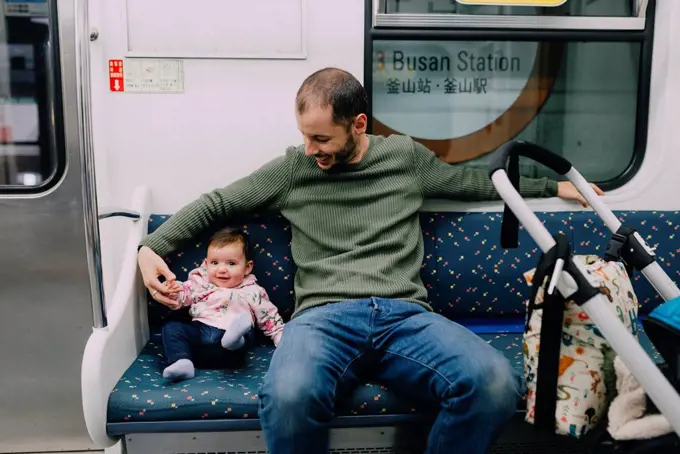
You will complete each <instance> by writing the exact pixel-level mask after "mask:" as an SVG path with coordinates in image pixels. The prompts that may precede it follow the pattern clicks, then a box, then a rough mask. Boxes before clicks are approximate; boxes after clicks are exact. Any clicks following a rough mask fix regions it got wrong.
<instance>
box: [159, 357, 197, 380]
mask: <svg viewBox="0 0 680 454" xmlns="http://www.w3.org/2000/svg"><path fill="white" fill-rule="evenodd" d="M195 372H196V371H195V370H194V363H192V362H191V360H188V359H179V360H177V361H175V362H174V363H172V364H170V365H169V366H168V367H166V368H165V370H164V371H163V378H167V379H170V380H188V379H190V378H194V375H195Z"/></svg>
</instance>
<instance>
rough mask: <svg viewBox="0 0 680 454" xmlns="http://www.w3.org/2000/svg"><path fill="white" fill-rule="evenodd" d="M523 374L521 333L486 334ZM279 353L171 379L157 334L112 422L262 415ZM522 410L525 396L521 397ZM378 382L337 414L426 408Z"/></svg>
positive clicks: (114, 401) (122, 391) (253, 354)
mask: <svg viewBox="0 0 680 454" xmlns="http://www.w3.org/2000/svg"><path fill="white" fill-rule="evenodd" d="M481 337H482V338H484V339H485V340H486V341H487V342H489V343H490V344H491V345H493V346H494V347H495V348H496V349H498V350H499V351H501V352H502V353H503V354H504V355H505V356H506V357H507V358H508V359H509V360H510V361H511V362H512V364H513V366H514V367H515V369H516V370H517V371H518V372H519V373H520V374H522V370H523V363H522V361H523V359H522V336H521V334H513V333H498V334H482V335H481ZM640 340H641V343H642V345H643V346H644V347H645V348H646V349H647V350H648V351H649V352H650V353H651V354H652V356H653V358H654V359H655V360H656V361H657V362H659V361H660V357H659V355H658V353H657V352H656V350H654V349H653V347H652V346H651V344H650V343H649V340H648V339H647V337H646V336H645V335H644V333H643V332H641V334H640ZM273 352H274V347H273V346H271V345H256V346H253V347H249V348H248V349H247V350H246V351H245V352H244V357H243V359H242V363H241V364H240V365H239V366H236V367H232V368H225V369H197V374H196V377H195V378H193V379H191V380H187V381H183V382H179V383H175V384H172V383H169V382H167V381H166V380H165V379H164V378H163V377H162V372H163V368H164V367H165V360H164V358H163V347H162V344H161V342H160V339H159V337H158V336H155V338H154V339H152V340H151V341H150V342H149V343H148V344H147V345H146V347H145V348H144V350H143V351H142V353H141V354H140V355H139V357H138V358H137V359H136V360H135V362H134V363H133V364H132V366H130V368H129V369H128V370H127V371H126V372H125V374H124V375H123V377H122V378H121V379H120V381H119V382H118V384H117V385H116V387H115V388H114V390H113V392H112V393H111V396H110V398H109V409H108V421H109V422H110V423H118V422H151V421H200V420H206V419H207V420H210V419H212V420H215V419H254V418H257V408H258V398H257V392H258V389H259V387H260V384H261V383H262V378H263V377H264V374H265V373H266V372H267V368H268V367H269V360H270V358H271V355H272V354H273ZM518 407H519V408H520V409H521V408H523V407H522V401H520V402H518ZM423 410H424V409H422V408H419V406H418V405H417V403H414V402H409V401H408V400H405V399H403V398H401V397H400V396H398V395H395V394H394V393H392V392H390V390H389V389H387V388H385V387H384V386H381V385H378V384H370V383H369V384H365V385H362V386H359V387H358V388H357V389H356V391H355V392H354V393H353V394H352V396H351V398H349V399H348V398H347V396H340V398H339V399H338V404H337V415H338V416H375V415H386V414H389V415H404V414H414V413H420V412H423Z"/></svg>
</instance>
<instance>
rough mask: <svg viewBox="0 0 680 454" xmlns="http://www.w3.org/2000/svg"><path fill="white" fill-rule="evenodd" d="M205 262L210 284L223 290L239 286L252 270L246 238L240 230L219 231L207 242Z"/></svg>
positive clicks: (227, 229)
mask: <svg viewBox="0 0 680 454" xmlns="http://www.w3.org/2000/svg"><path fill="white" fill-rule="evenodd" d="M205 261H206V271H207V272H208V280H209V281H210V283H212V284H213V285H216V286H218V287H223V288H233V287H236V286H238V285H240V284H241V282H243V279H245V277H246V276H247V275H248V274H250V272H251V271H252V270H253V261H252V260H251V258H250V251H249V245H248V237H247V236H246V235H245V234H244V233H243V232H241V231H240V230H235V229H230V228H226V229H222V230H219V231H218V232H217V233H215V234H214V235H213V236H212V237H211V238H210V241H209V242H208V251H207V256H206V259H205Z"/></svg>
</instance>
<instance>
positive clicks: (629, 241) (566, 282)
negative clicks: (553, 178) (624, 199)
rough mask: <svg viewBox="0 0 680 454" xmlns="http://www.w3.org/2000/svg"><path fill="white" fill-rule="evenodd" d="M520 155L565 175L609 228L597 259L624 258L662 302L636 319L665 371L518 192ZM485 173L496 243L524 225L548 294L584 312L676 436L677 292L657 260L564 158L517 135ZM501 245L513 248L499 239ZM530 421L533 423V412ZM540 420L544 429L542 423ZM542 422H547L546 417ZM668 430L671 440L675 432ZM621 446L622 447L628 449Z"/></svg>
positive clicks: (679, 375) (679, 379)
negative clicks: (497, 216) (499, 210)
mask: <svg viewBox="0 0 680 454" xmlns="http://www.w3.org/2000/svg"><path fill="white" fill-rule="evenodd" d="M520 156H524V157H526V158H529V159H532V160H534V161H536V162H538V163H540V164H542V165H544V166H546V167H548V168H550V169H551V170H553V171H554V172H556V173H558V174H560V175H563V176H566V177H567V178H568V179H569V180H570V181H571V182H572V183H573V184H574V186H575V187H576V188H577V189H578V190H579V191H580V192H581V194H582V195H583V196H584V198H585V199H586V200H587V202H588V203H589V204H590V206H591V207H592V208H593V209H594V211H595V212H596V213H597V214H598V215H599V216H600V217H601V218H602V220H603V221H604V223H605V225H606V226H607V228H608V229H609V230H611V231H612V232H613V237H612V239H611V241H610V242H609V245H608V248H607V252H606V254H605V255H604V257H603V259H604V260H605V261H616V262H621V263H623V265H624V266H625V268H626V269H627V271H628V274H629V275H630V276H631V277H632V273H633V272H634V270H638V271H640V272H641V273H642V274H643V275H644V276H645V278H646V279H647V280H648V281H649V282H650V283H651V285H652V286H653V287H654V288H655V290H656V291H657V292H658V293H659V294H660V296H661V297H662V298H663V299H664V301H665V302H664V303H662V304H661V305H660V306H658V307H657V308H656V309H654V310H653V311H652V312H651V313H650V314H649V315H648V316H647V317H646V318H644V319H643V321H642V324H643V326H644V328H645V331H646V332H647V335H648V337H649V339H650V341H651V342H652V344H653V345H654V346H655V347H656V349H657V350H658V351H659V353H660V354H661V355H662V357H663V358H664V360H665V361H666V364H665V369H666V370H665V373H664V371H662V370H661V368H660V367H659V366H657V365H656V364H655V363H654V362H653V360H652V359H651V358H650V357H649V355H648V354H647V353H646V352H645V350H644V349H643V348H642V346H641V345H640V344H639V342H638V341H637V339H636V338H635V337H634V336H633V334H632V333H631V332H630V331H629V330H627V329H626V327H625V326H624V324H623V323H622V322H621V321H620V320H619V318H617V317H616V315H615V314H614V312H613V311H612V310H611V309H610V307H609V304H608V302H607V299H606V296H605V295H604V294H602V293H601V292H600V291H599V290H598V289H597V288H595V287H594V286H593V285H592V284H591V283H590V282H589V280H588V276H587V273H586V272H585V271H584V270H583V269H582V266H581V265H579V264H577V261H575V260H573V259H572V253H571V246H570V245H569V243H568V240H566V237H564V236H561V235H555V236H554V237H553V236H551V235H550V233H549V232H548V230H547V229H546V228H545V226H543V224H542V223H541V221H540V220H539V219H538V217H537V216H536V215H535V214H534V213H533V211H532V210H531V208H529V206H528V205H527V204H526V203H525V201H524V200H523V199H522V197H521V195H520V194H519V192H518V188H519V157H520ZM506 165H507V171H506ZM489 175H490V177H491V180H492V182H493V184H494V186H495V187H496V190H497V191H498V193H499V194H500V196H501V198H502V199H503V201H504V202H505V208H504V214H503V225H502V239H501V242H502V243H503V242H505V243H507V242H508V241H510V242H513V241H514V242H516V241H517V240H516V235H517V233H516V231H517V229H518V226H519V225H518V220H519V222H521V223H522V224H523V225H524V226H525V228H526V230H527V231H528V233H529V235H530V236H531V237H532V239H533V240H534V241H535V242H536V243H537V245H538V246H539V248H540V249H541V251H542V252H543V255H542V258H541V263H539V268H541V267H543V269H544V271H545V270H547V274H546V278H547V277H548V276H550V277H549V281H547V282H548V284H549V287H547V293H553V292H555V291H557V292H558V293H559V295H558V296H559V297H560V298H561V301H566V300H567V299H568V300H570V301H573V302H575V303H576V304H578V305H579V306H580V307H581V309H582V310H583V311H585V313H586V314H587V315H588V316H589V317H590V319H591V320H592V321H593V322H594V324H595V325H596V326H597V328H598V329H599V331H600V332H601V333H602V336H603V337H604V338H605V339H606V341H607V342H608V343H609V345H610V346H611V348H612V349H613V350H614V352H615V353H616V354H617V355H618V357H619V359H620V361H622V363H623V364H625V366H626V367H627V369H628V370H629V371H630V374H631V375H632V377H634V379H635V380H637V382H638V383H639V386H641V388H642V389H643V390H644V392H645V393H646V395H647V398H648V399H651V402H648V403H650V404H652V405H651V406H652V407H655V409H658V411H659V412H660V413H661V414H662V415H663V416H664V417H665V419H666V420H667V421H668V423H669V424H670V426H671V427H672V430H673V431H674V432H675V434H677V436H680V395H679V394H678V388H680V290H679V289H678V287H677V286H676V285H675V284H674V282H673V281H672V280H671V279H670V277H669V276H668V275H667V274H666V273H665V272H664V271H663V269H662V268H661V267H660V266H659V264H658V263H657V262H656V259H655V254H654V251H653V250H652V249H651V248H650V247H649V246H648V245H647V244H646V242H645V241H644V240H643V239H642V237H641V236H640V235H639V234H638V233H637V232H636V231H635V230H634V229H632V228H630V227H629V226H626V225H622V223H621V222H620V221H619V220H618V218H617V217H616V216H615V215H614V213H612V211H611V210H609V209H608V208H607V207H606V206H605V205H604V203H603V202H602V200H601V199H600V198H599V197H598V195H597V194H596V193H595V191H594V190H593V189H592V187H591V186H590V184H589V183H588V182H587V181H586V180H585V178H583V176H582V175H581V174H580V173H579V172H578V171H577V170H576V169H574V168H573V167H572V165H571V163H569V161H567V160H565V159H564V158H563V157H561V156H559V155H556V154H554V153H551V152H550V151H548V150H546V149H544V148H542V147H540V146H538V145H535V144H533V143H529V142H523V141H511V142H508V143H506V144H504V145H503V146H501V147H500V148H499V149H498V151H497V152H496V153H495V155H494V156H493V157H492V160H491V162H490V168H489ZM513 236H514V237H515V238H514V239H513ZM503 247H513V246H507V245H505V244H503ZM548 256H550V260H552V262H551V263H550V264H547V266H546V263H545V261H546V258H547V257H548ZM546 302H547V300H546ZM557 348H559V346H557ZM648 406H650V405H648ZM554 408H555V407H554V406H553V407H552V411H553V413H552V415H548V416H552V417H553V419H554V415H555V413H554ZM544 416H545V413H544ZM536 422H537V425H538V422H539V421H538V418H537V420H536ZM541 423H542V424H543V426H544V427H545V424H546V421H545V420H544V421H542V422H541ZM547 424H548V426H549V425H551V423H550V422H548V423H547ZM670 435H671V436H672V437H674V438H675V435H674V434H672V433H671V434H670ZM676 439H677V438H676ZM674 443H675V442H674ZM674 446H677V445H674ZM622 449H624V451H625V450H626V449H628V448H622ZM633 451H635V452H638V451H636V450H633ZM598 452H600V451H599V450H598ZM645 452H646V451H645ZM657 452H661V451H657ZM679 452H680V451H679Z"/></svg>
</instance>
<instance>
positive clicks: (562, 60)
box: [364, 0, 654, 189]
mask: <svg viewBox="0 0 680 454" xmlns="http://www.w3.org/2000/svg"><path fill="white" fill-rule="evenodd" d="M380 3H381V4H383V5H384V6H385V8H386V11H387V12H386V13H384V14H382V15H383V16H390V15H391V16H399V13H394V11H403V10H405V9H406V8H410V9H409V10H408V11H409V12H414V16H415V17H416V18H418V20H415V19H414V20H412V21H411V22H408V23H407V22H403V23H401V24H398V22H399V21H396V22H394V23H393V24H392V25H390V26H386V25H383V26H381V25H379V24H377V22H379V21H376V17H375V15H374V17H373V22H372V23H371V24H370V25H369V27H370V39H369V40H367V42H370V50H371V52H370V54H369V55H371V56H372V57H371V61H370V62H367V65H366V73H365V75H364V76H365V78H366V82H367V83H366V85H367V87H369V89H370V91H371V98H372V103H371V129H370V130H371V132H372V133H374V134H382V135H389V134H406V135H409V136H411V137H413V138H414V139H416V140H418V141H419V142H421V143H423V144H425V145H426V146H428V147H429V148H430V149H431V150H433V151H434V152H435V153H437V154H438V155H439V156H440V158H441V159H442V160H444V161H446V162H449V163H451V164H452V165H456V164H459V163H465V165H471V166H480V167H485V166H486V165H487V164H488V159H489V157H490V153H491V152H493V151H494V150H496V149H497V148H498V147H499V146H500V145H502V144H503V143H505V142H507V141H509V140H513V139H517V140H528V141H531V142H535V143H537V144H539V145H542V146H544V147H546V148H548V149H550V150H552V151H554V152H556V153H559V154H561V155H563V156H564V157H565V158H567V159H568V160H570V161H571V162H572V163H573V164H574V166H575V167H576V168H577V169H579V171H581V173H583V174H584V176H585V177H586V178H587V179H589V180H591V181H595V182H598V183H599V184H600V185H601V186H602V187H603V188H604V189H612V188H615V187H617V186H620V185H622V184H624V183H625V182H626V181H628V180H630V178H632V176H633V174H634V173H635V172H636V171H637V169H638V168H639V166H640V164H641V162H642V158H643V155H644V149H645V144H646V134H647V110H648V98H649V83H650V70H651V54H652V51H651V50H652V33H653V30H652V28H653V17H652V16H653V7H654V2H653V1H650V2H649V3H648V7H647V8H646V9H645V10H644V11H637V10H636V9H635V8H636V5H637V2H623V1H620V0H619V1H618V2H615V1H614V0H611V1H607V0H600V1H598V2H587V1H578V0H568V1H567V2H565V3H564V4H563V5H562V7H559V8H555V9H550V8H526V7H525V8H526V9H527V10H531V11H534V13H535V14H539V13H541V14H543V13H544V11H541V10H548V9H550V10H551V14H553V15H555V14H557V12H560V11H561V13H563V14H574V15H577V14H581V15H586V14H590V15H597V14H600V15H603V16H607V15H609V16H607V17H606V18H603V19H602V23H600V24H597V23H586V24H584V23H582V22H580V23H574V22H571V23H572V25H574V24H576V25H575V26H574V28H570V26H569V21H571V20H572V19H578V18H574V17H563V18H561V19H564V22H562V23H555V22H542V23H541V22H540V21H538V20H537V21H535V22H534V24H533V30H527V29H526V28H524V27H515V26H514V25H513V24H511V23H510V22H506V23H503V24H501V25H499V23H498V22H494V20H495V19H496V18H498V17H500V16H490V19H491V21H490V22H487V23H486V26H483V25H482V24H484V22H483V21H477V22H474V23H473V25H469V24H468V26H463V25H461V24H459V23H455V22H450V23H449V24H448V25H442V23H439V25H437V26H435V25H433V24H432V23H431V22H427V21H423V17H424V16H426V15H427V14H429V15H430V16H433V14H432V13H433V12H439V11H440V10H439V9H438V8H440V7H441V8H444V6H447V7H448V8H449V9H448V10H446V11H445V12H444V13H443V14H436V16H437V17H439V20H440V21H443V22H447V21H450V20H451V17H450V16H454V15H456V14H460V13H461V11H464V12H465V14H492V13H491V12H489V11H490V10H484V8H492V7H491V6H485V7H481V6H480V7H476V6H475V7H473V6H472V5H463V3H465V2H460V3H459V2H457V1H448V0H447V1H430V2H427V1H418V0H402V1H396V0H393V1H387V2H386V3H384V2H380ZM470 3H471V2H470ZM478 3H481V2H478ZM544 3H548V2H544ZM629 3H634V4H635V5H632V4H630V5H629ZM596 4H597V5H598V7H597V8H595V7H594V5H596ZM617 5H619V6H617ZM435 6H436V8H435ZM463 6H464V7H465V8H467V9H464V10H463V9H462V7H463ZM476 8H479V9H476ZM496 8H497V10H496V11H495V14H501V13H507V14H508V16H507V17H513V16H511V15H510V13H509V12H508V11H517V10H516V9H515V10H511V9H508V8H509V7H502V8H501V7H496ZM515 8H522V7H515ZM630 8H632V10H631V9H630ZM558 10H559V11H558ZM390 11H393V12H392V13H390ZM442 11H444V10H442ZM480 11H484V12H483V13H482V12H480ZM521 11H522V12H523V14H526V12H525V10H524V9H522V10H521ZM631 11H632V12H631ZM373 12H375V11H373ZM421 13H425V14H421ZM650 14H651V16H650ZM405 15H406V16H408V14H405ZM418 16H420V17H418ZM616 16H618V18H619V19H623V20H627V19H633V21H630V20H629V21H628V22H625V23H624V22H610V23H609V24H607V21H608V20H613V19H616ZM626 16H627V17H626ZM633 16H635V17H633ZM480 17H483V16H480ZM514 17H515V18H517V17H519V16H514ZM523 17H525V18H526V16H523ZM638 19H639V21H638ZM525 24H526V23H525ZM596 27H598V28H596ZM522 171H523V174H525V175H527V176H534V177H541V176H549V177H551V178H557V179H561V177H560V176H558V175H555V174H553V173H552V172H551V171H549V170H548V169H546V168H545V167H543V166H540V165H538V164H536V163H535V162H533V161H527V162H523V163H522Z"/></svg>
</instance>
